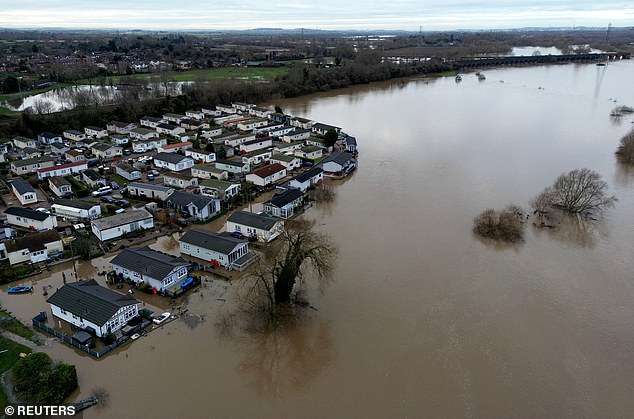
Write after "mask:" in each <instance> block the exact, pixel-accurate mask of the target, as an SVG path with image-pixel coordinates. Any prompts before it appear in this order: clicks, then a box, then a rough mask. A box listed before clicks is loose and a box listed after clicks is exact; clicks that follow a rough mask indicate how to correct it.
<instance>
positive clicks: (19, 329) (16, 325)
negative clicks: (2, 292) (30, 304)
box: [0, 308, 33, 340]
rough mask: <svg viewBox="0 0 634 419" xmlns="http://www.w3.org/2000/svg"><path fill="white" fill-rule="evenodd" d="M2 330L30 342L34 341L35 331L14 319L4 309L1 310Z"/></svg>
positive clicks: (0, 324) (0, 323)
mask: <svg viewBox="0 0 634 419" xmlns="http://www.w3.org/2000/svg"><path fill="white" fill-rule="evenodd" d="M0 329H2V330H6V331H8V332H11V333H14V334H16V335H18V336H22V337H23V338H26V339H29V340H32V339H33V330H31V329H30V328H28V327H26V326H25V325H23V324H22V323H20V322H19V321H18V320H16V319H14V318H13V316H11V315H10V314H9V313H7V312H6V310H5V309H4V308H2V309H0Z"/></svg>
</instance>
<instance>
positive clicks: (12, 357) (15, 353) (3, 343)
mask: <svg viewBox="0 0 634 419" xmlns="http://www.w3.org/2000/svg"><path fill="white" fill-rule="evenodd" d="M5 350H6V351H7V352H3V353H0V374H1V373H3V372H5V371H7V370H9V369H11V368H12V367H13V365H15V363H16V362H18V360H19V359H20V352H24V353H26V354H28V353H30V352H31V350H30V349H29V348H27V347H26V346H23V345H20V344H19V343H15V342H13V341H12V340H9V339H7V338H5V337H4V336H0V351H5ZM6 405H7V395H6V394H4V389H3V388H2V386H0V411H4V408H5V407H6Z"/></svg>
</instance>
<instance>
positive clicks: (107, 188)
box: [92, 186, 112, 196]
mask: <svg viewBox="0 0 634 419" xmlns="http://www.w3.org/2000/svg"><path fill="white" fill-rule="evenodd" d="M111 192H112V188H111V187H110V186H103V187H101V188H99V189H97V190H96V191H93V192H92V196H103V195H108V194H109V193H111Z"/></svg>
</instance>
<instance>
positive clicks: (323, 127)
mask: <svg viewBox="0 0 634 419" xmlns="http://www.w3.org/2000/svg"><path fill="white" fill-rule="evenodd" d="M310 129H311V130H312V131H313V132H314V133H315V134H319V135H326V133H327V132H328V131H330V130H333V131H335V132H336V133H337V134H339V133H340V132H341V128H339V127H335V126H333V125H328V124H322V123H321V122H315V123H314V124H313V126H312V127H310Z"/></svg>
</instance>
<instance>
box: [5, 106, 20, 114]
mask: <svg viewBox="0 0 634 419" xmlns="http://www.w3.org/2000/svg"><path fill="white" fill-rule="evenodd" d="M21 113H22V112H20V111H12V110H11V109H8V108H5V107H4V106H0V116H17V115H20V114H21Z"/></svg>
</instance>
